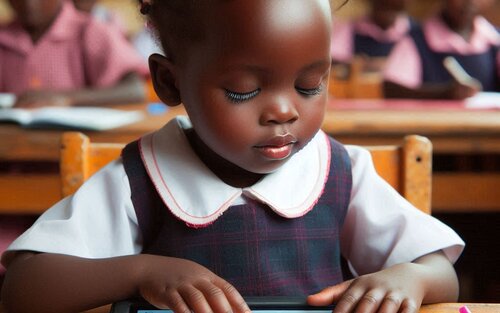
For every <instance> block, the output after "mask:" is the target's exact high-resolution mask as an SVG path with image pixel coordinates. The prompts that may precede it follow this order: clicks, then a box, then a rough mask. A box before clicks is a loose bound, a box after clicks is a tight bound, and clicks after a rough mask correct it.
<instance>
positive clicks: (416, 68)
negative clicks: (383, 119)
mask: <svg viewBox="0 0 500 313" xmlns="http://www.w3.org/2000/svg"><path fill="white" fill-rule="evenodd" d="M493 3H494V0H470V1H465V0H443V2H442V8H441V11H440V12H439V14H437V15H435V16H433V17H431V18H428V19H427V20H426V21H424V22H423V24H422V27H420V28H416V29H414V31H412V32H411V33H410V34H409V36H407V38H405V39H404V40H402V41H401V42H400V43H399V44H398V45H397V46H396V47H394V49H393V51H392V53H391V55H390V57H389V59H388V60H387V64H386V70H385V73H384V79H385V83H384V93H385V96H386V97H389V98H423V99H425V98H434V99H464V98H466V97H469V96H472V95H474V94H475V93H476V92H478V91H479V90H481V89H482V90H484V91H500V89H499V86H500V85H499V81H500V76H499V70H500V57H499V54H498V48H499V44H500V35H499V33H498V32H497V30H496V29H495V27H494V26H493V25H491V24H490V23H489V22H488V21H487V20H486V19H485V18H483V17H482V16H481V13H482V12H485V10H487V9H488V8H489V7H491V5H492V4H493ZM447 56H453V57H454V58H455V59H457V61H458V62H459V63H460V65H461V66H462V67H463V68H464V69H465V71H466V72H468V74H469V75H471V76H472V77H473V78H474V80H470V81H469V82H467V83H459V82H458V81H457V80H455V79H454V78H452V76H451V75H450V74H449V73H448V71H447V70H446V69H445V67H444V65H443V60H444V59H445V58H446V57H447Z"/></svg>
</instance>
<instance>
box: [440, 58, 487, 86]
mask: <svg viewBox="0 0 500 313" xmlns="http://www.w3.org/2000/svg"><path fill="white" fill-rule="evenodd" d="M443 65H444V67H445V68H446V70H448V72H449V73H450V75H451V76H453V78H454V79H455V80H456V81H457V82H459V83H460V84H462V85H468V86H472V87H475V88H479V89H480V90H481V89H482V87H481V83H480V82H479V81H478V80H477V79H475V78H474V77H472V76H470V75H469V74H468V73H467V72H466V71H465V70H464V68H463V67H462V65H460V63H458V61H457V59H455V58H454V57H452V56H449V57H446V58H445V59H444V60H443Z"/></svg>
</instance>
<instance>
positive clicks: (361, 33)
mask: <svg viewBox="0 0 500 313" xmlns="http://www.w3.org/2000/svg"><path fill="white" fill-rule="evenodd" d="M415 26H416V22H415V21H414V20H413V19H411V18H410V17H409V16H407V15H400V16H398V17H397V18H396V20H395V22H394V24H393V25H391V26H390V27H389V28H387V29H382V28H380V26H378V25H376V24H375V23H373V21H372V20H371V19H370V18H369V17H367V16H365V17H362V18H359V19H357V20H354V21H338V20H334V23H333V31H332V42H331V49H330V51H331V56H332V60H333V61H335V62H341V63H349V62H350V61H351V60H352V58H353V57H354V56H355V55H364V56H368V57H387V56H388V55H389V53H390V52H391V50H392V48H393V47H394V45H395V44H396V43H397V42H398V41H399V40H401V39H402V38H404V37H405V36H406V34H407V33H408V32H409V31H410V30H411V29H413V28H414V27H415Z"/></svg>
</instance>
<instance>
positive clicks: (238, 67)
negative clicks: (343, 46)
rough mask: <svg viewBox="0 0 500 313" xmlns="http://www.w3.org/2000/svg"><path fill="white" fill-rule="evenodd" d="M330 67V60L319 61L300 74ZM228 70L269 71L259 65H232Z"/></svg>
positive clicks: (304, 68)
mask: <svg viewBox="0 0 500 313" xmlns="http://www.w3.org/2000/svg"><path fill="white" fill-rule="evenodd" d="M329 65H330V60H328V61H325V60H318V61H316V62H313V63H311V64H308V65H306V66H304V67H303V68H301V69H300V71H299V72H301V73H302V72H307V71H310V70H314V69H317V68H322V67H328V66H329ZM226 69H227V70H229V71H233V70H238V71H239V70H244V71H250V72H254V73H266V72H267V71H268V70H266V69H264V68H262V67H260V66H257V65H249V64H237V65H231V66H228V67H226Z"/></svg>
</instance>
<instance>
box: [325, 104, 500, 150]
mask: <svg viewBox="0 0 500 313" xmlns="http://www.w3.org/2000/svg"><path fill="white" fill-rule="evenodd" d="M323 129H324V130H325V131H326V132H328V133H330V134H333V135H334V137H335V138H337V139H338V140H340V141H342V142H346V143H353V144H363V145H365V144H372V143H373V144H383V143H387V144H393V143H395V142H398V140H401V139H400V138H401V137H402V136H404V135H406V134H419V135H422V136H426V137H428V138H429V139H430V140H431V141H432V144H433V150H434V153H500V109H494V110H487V109H481V110H472V109H466V108H465V104H464V102H462V101H443V100H441V101H429V100H427V101H425V100H347V99H343V100H342V99H337V100H330V104H329V106H328V109H327V111H326V115H325V120H324V123H323Z"/></svg>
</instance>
